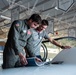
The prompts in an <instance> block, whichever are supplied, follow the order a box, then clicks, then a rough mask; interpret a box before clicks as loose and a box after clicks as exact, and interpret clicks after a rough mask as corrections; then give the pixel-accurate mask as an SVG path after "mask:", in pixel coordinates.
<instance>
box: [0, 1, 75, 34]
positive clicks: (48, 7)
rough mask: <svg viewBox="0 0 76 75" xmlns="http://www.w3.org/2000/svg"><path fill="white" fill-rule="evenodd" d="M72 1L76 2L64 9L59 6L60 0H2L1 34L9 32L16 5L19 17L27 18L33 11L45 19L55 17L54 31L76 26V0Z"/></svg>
mask: <svg viewBox="0 0 76 75" xmlns="http://www.w3.org/2000/svg"><path fill="white" fill-rule="evenodd" d="M65 1H66V2H67V1H69V0H65ZM70 1H74V2H73V3H72V4H71V6H67V7H68V9H67V10H66V11H64V10H62V9H59V8H58V6H59V5H58V2H59V0H0V34H2V33H6V32H8V30H9V28H10V25H11V19H12V17H11V10H12V9H13V8H15V7H19V8H20V10H19V19H24V18H27V17H29V16H30V15H31V14H32V13H39V14H40V15H41V17H42V18H44V19H48V20H51V19H53V20H54V32H56V31H65V30H67V29H69V28H72V27H76V0H70ZM66 2H65V3H66ZM67 7H66V6H65V8H67Z"/></svg>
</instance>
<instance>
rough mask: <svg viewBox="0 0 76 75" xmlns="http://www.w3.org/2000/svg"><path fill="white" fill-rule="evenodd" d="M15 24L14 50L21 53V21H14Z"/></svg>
mask: <svg viewBox="0 0 76 75" xmlns="http://www.w3.org/2000/svg"><path fill="white" fill-rule="evenodd" d="M12 25H13V46H14V52H15V54H16V55H18V54H19V53H21V51H22V48H21V47H20V45H19V37H20V27H21V25H20V22H19V21H14V22H13V23H12Z"/></svg>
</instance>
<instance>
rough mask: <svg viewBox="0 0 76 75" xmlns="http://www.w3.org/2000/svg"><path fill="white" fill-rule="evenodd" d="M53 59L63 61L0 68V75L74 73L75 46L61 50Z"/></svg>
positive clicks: (75, 68)
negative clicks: (33, 65) (59, 62)
mask: <svg viewBox="0 0 76 75" xmlns="http://www.w3.org/2000/svg"><path fill="white" fill-rule="evenodd" d="M55 61H63V63H62V64H48V65H43V66H40V67H38V66H35V67H19V68H12V69H5V70H3V69H2V68H0V75H76V48H71V49H68V50H63V51H61V52H60V53H59V54H58V55H57V56H56V57H55V58H54V59H53V60H52V62H55Z"/></svg>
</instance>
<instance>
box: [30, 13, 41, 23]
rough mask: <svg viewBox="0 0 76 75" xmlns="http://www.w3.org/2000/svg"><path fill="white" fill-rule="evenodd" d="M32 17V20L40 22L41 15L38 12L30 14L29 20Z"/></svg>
mask: <svg viewBox="0 0 76 75" xmlns="http://www.w3.org/2000/svg"><path fill="white" fill-rule="evenodd" d="M30 19H32V21H33V22H37V23H38V24H41V21H42V20H41V17H40V15H39V14H32V15H31V17H30V18H29V20H30Z"/></svg>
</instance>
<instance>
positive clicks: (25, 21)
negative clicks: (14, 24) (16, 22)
mask: <svg viewBox="0 0 76 75" xmlns="http://www.w3.org/2000/svg"><path fill="white" fill-rule="evenodd" d="M27 21H28V19H25V20H24V23H25V24H26V25H27V28H28V29H30V26H29V25H28V23H27Z"/></svg>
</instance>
